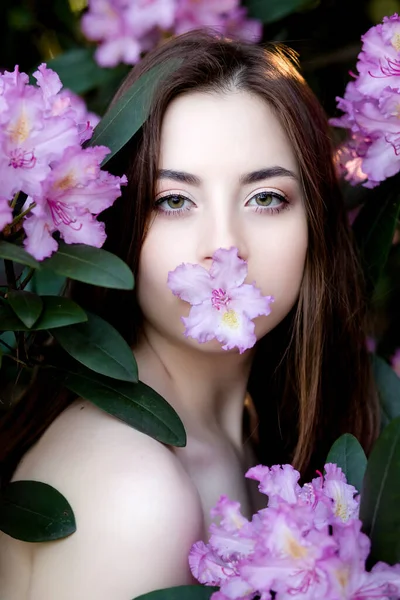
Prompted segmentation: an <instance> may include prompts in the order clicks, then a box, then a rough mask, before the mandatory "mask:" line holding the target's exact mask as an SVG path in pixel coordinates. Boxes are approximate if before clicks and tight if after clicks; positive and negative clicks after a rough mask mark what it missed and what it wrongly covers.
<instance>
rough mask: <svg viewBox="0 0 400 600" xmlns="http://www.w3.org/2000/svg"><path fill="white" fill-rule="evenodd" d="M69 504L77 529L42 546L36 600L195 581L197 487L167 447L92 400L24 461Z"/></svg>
mask: <svg viewBox="0 0 400 600" xmlns="http://www.w3.org/2000/svg"><path fill="white" fill-rule="evenodd" d="M14 479H36V480H40V481H44V482H46V483H49V484H50V485H52V486H54V487H55V488H57V489H58V490H59V491H60V492H61V493H62V494H63V495H64V496H65V497H66V498H67V499H68V501H69V502H70V504H71V506H72V508H73V510H74V514H75V518H76V524H77V531H76V532H75V533H74V534H73V535H71V536H70V537H68V538H66V539H64V540H60V541H57V542H48V543H42V544H35V545H34V549H33V561H32V577H31V582H32V583H31V589H30V595H29V600H53V599H54V598H55V597H57V599H58V600H70V599H71V600H72V599H74V600H80V599H81V598H82V600H83V599H85V600H90V599H91V598H93V599H94V598H96V600H102V599H103V598H104V600H109V599H110V598H113V600H131V598H134V597H135V596H138V595H140V594H142V593H145V592H148V591H151V590H153V589H159V588H162V587H170V586H173V585H182V584H185V583H191V578H190V572H189V570H188V563H187V556H188V553H189V550H190V547H191V545H192V544H193V542H194V541H196V540H197V539H200V538H201V537H202V535H203V513H202V509H201V502H200V498H199V495H198V493H197V490H196V488H195V486H194V484H193V483H192V481H191V480H190V478H189V476H188V475H187V474H186V472H185V470H184V469H183V467H182V465H181V463H180V462H179V460H178V459H177V457H176V456H175V455H174V453H173V452H172V451H171V449H170V448H168V447H167V446H164V445H163V444H160V443H159V442H157V441H155V440H153V439H152V438H150V437H149V436H146V435H144V434H141V433H140V432H138V431H136V430H134V429H132V428H131V427H129V426H128V425H126V424H125V423H122V422H121V421H119V420H118V419H115V418H113V417H111V416H110V415H107V414H106V413H104V412H103V411H101V410H100V409H98V408H96V407H94V406H93V405H91V404H90V403H88V402H75V403H74V404H73V405H72V406H71V407H69V408H68V409H67V410H66V411H64V413H62V415H60V417H59V418H58V419H56V421H54V423H53V424H52V425H51V426H50V428H49V429H48V430H47V431H46V433H45V434H44V435H43V437H42V438H41V440H40V441H39V442H38V444H36V446H35V447H34V448H33V449H32V450H31V451H30V452H29V453H27V455H26V456H25V458H24V460H23V461H22V462H21V464H20V465H19V467H18V469H17V471H16V473H15V475H14Z"/></svg>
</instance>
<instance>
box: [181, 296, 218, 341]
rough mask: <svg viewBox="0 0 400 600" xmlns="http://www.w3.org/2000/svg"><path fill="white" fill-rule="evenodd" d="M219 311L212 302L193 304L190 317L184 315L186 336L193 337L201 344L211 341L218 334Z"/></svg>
mask: <svg viewBox="0 0 400 600" xmlns="http://www.w3.org/2000/svg"><path fill="white" fill-rule="evenodd" d="M218 318H219V315H218V311H217V310H215V309H214V308H213V307H212V306H211V304H207V303H204V304H202V305H200V306H192V308H191V309H190V313H189V316H188V317H186V318H185V317H182V322H183V323H184V325H185V327H186V329H185V335H186V337H192V338H194V339H195V340H197V341H198V342H200V343H201V344H204V342H210V341H211V340H213V339H214V338H215V337H216V335H215V331H216V328H217V326H218Z"/></svg>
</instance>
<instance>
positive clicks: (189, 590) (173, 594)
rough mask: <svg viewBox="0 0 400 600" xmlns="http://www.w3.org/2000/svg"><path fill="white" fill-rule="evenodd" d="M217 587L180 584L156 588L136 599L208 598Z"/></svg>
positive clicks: (184, 599) (200, 599) (187, 599)
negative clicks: (160, 588) (161, 588)
mask: <svg viewBox="0 0 400 600" xmlns="http://www.w3.org/2000/svg"><path fill="white" fill-rule="evenodd" d="M216 591H218V588H217V587H214V586H205V585H178V586H176V587H171V588H165V589H163V590H155V591H154V592H149V593H148V594H142V595H141V596H137V597H136V598H134V600H208V599H209V598H210V597H211V594H213V593H214V592H216Z"/></svg>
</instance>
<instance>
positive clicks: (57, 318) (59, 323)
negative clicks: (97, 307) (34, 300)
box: [0, 296, 87, 331]
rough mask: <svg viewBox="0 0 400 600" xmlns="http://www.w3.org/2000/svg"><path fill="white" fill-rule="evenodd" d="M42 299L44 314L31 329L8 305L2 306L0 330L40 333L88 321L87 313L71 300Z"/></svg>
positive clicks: (56, 297) (0, 308)
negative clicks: (44, 330)
mask: <svg viewBox="0 0 400 600" xmlns="http://www.w3.org/2000/svg"><path fill="white" fill-rule="evenodd" d="M41 299H42V301H43V310H42V313H41V315H40V317H39V319H38V320H37V322H36V323H35V325H34V326H32V327H31V328H28V327H27V326H26V325H25V324H24V323H23V322H22V321H21V320H20V319H19V318H18V317H17V315H16V314H15V313H14V312H12V310H11V308H10V307H9V306H8V305H7V304H4V305H2V306H1V307H0V330H1V331H40V330H43V329H53V328H54V327H65V326H67V325H73V324H74V323H82V322H83V321H86V320H87V315H86V313H85V311H84V310H83V309H82V308H81V307H80V306H79V305H78V304H76V302H74V301H73V300H70V299H69V298H64V297H62V296H41Z"/></svg>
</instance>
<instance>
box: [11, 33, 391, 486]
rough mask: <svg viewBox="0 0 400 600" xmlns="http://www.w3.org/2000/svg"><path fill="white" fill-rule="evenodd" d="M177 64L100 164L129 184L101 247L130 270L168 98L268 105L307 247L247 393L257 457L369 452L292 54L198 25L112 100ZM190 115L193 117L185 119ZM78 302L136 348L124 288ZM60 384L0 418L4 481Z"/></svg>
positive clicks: (355, 321)
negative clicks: (284, 144)
mask: <svg viewBox="0 0 400 600" xmlns="http://www.w3.org/2000/svg"><path fill="white" fill-rule="evenodd" d="M174 57H177V58H180V59H183V60H182V63H181V65H180V66H179V67H178V68H177V69H176V71H175V72H173V73H172V74H171V75H169V76H168V78H166V79H165V80H164V81H163V82H162V83H161V84H160V85H159V87H158V89H157V91H156V93H155V97H154V99H153V104H152V110H151V114H150V116H149V118H148V119H147V121H146V123H145V124H144V126H143V127H142V128H141V130H140V131H139V132H138V133H137V134H136V135H135V136H134V138H132V140H131V141H130V142H129V143H128V144H127V145H126V146H125V148H124V149H123V150H122V151H120V152H119V153H118V155H117V156H116V157H115V158H114V159H113V160H112V161H110V163H109V164H108V165H107V168H108V169H109V170H111V171H112V172H114V173H115V174H122V173H127V175H128V180H129V184H128V186H127V187H126V188H125V189H124V190H123V193H122V196H121V198H119V199H118V200H117V202H116V203H115V204H114V206H113V207H112V208H110V209H109V210H108V211H106V212H105V213H104V214H103V216H102V218H103V220H104V221H105V223H106V231H107V236H108V237H107V241H106V244H105V248H106V249H107V250H109V251H111V252H113V253H115V254H117V255H118V256H120V257H121V258H122V259H123V260H125V261H126V262H127V263H128V264H129V265H130V267H131V268H132V269H133V271H134V273H136V272H137V267H138V260H139V255H140V250H141V246H142V243H143V240H144V237H145V235H146V227H147V226H148V224H149V218H150V215H151V212H152V208H153V198H154V182H155V173H156V169H157V161H158V151H159V142H160V130H161V123H162V119H163V115H164V113H165V110H166V108H167V106H168V104H169V102H170V101H171V100H172V99H173V98H175V97H176V96H178V95H180V94H186V93H190V92H191V91H192V90H199V89H202V90H204V91H214V92H215V91H216V92H219V93H226V92H229V91H230V90H232V89H240V90H247V91H249V92H250V93H252V94H257V95H258V96H260V97H261V98H264V99H265V101H266V102H268V104H269V105H270V106H271V107H272V108H273V109H274V110H275V113H276V115H277V117H278V118H279V120H280V122H281V124H282V126H283V128H284V130H285V132H286V134H287V136H288V139H289V141H290V143H291V146H292V148H293V151H294V153H295V156H296V157H297V161H298V165H299V169H300V174H301V181H302V186H303V193H304V199H305V206H306V212H307V218H308V235H309V244H308V252H307V257H306V264H305V271H304V277H303V282H302V285H301V290H300V294H299V298H298V301H297V303H296V306H295V307H294V308H293V310H292V311H291V312H290V314H289V315H288V316H287V317H286V318H285V319H284V320H283V322H282V323H280V324H279V325H278V326H277V327H276V328H275V329H274V330H273V331H272V332H271V333H270V334H268V335H267V336H266V337H265V338H264V339H263V340H261V341H260V342H259V343H258V348H257V352H256V356H255V360H254V364H253V367H252V371H251V375H250V380H249V386H248V387H249V392H250V395H251V397H252V399H253V402H254V405H255V409H256V411H257V415H258V439H259V447H258V455H259V456H258V458H259V460H260V462H263V463H264V464H274V463H284V462H292V464H293V465H294V466H295V467H296V468H298V469H299V470H300V472H301V473H302V475H303V476H308V475H309V474H311V473H312V472H313V470H314V469H315V468H321V467H322V466H323V464H324V463H323V461H324V459H325V458H326V454H327V452H328V450H329V447H330V445H331V444H332V443H333V441H334V440H335V439H336V438H337V437H338V436H339V435H340V434H342V433H345V432H349V433H352V434H354V435H355V436H356V437H357V438H358V439H359V441H360V442H361V444H362V445H363V447H364V449H365V451H366V452H367V453H368V452H369V450H370V448H371V445H372V444H373V442H374V440H375V438H376V437H377V434H378V428H379V417H378V407H377V400H376V395H375V393H374V389H373V384H372V380H371V374H370V366H369V358H368V354H367V350H366V345H365V333H364V320H365V312H366V308H365V302H364V294H363V287H362V278H361V275H360V270H359V265H358V261H357V257H356V254H355V250H354V248H353V243H352V237H351V230H350V228H349V225H348V222H347V218H346V213H345V209H344V205H343V200H342V198H341V195H340V191H339V187H338V182H337V178H336V174H335V170H334V166H333V150H332V147H331V143H330V138H329V130H328V126H327V120H326V117H325V114H324V112H323V110H322V108H321V106H320V104H319V103H318V101H317V99H316V98H315V96H314V95H313V93H312V92H311V90H310V89H309V87H308V86H307V84H306V83H305V81H304V79H303V78H302V77H301V75H300V74H299V73H298V70H297V68H296V67H297V64H296V57H295V55H294V53H292V52H290V51H289V50H287V49H283V48H282V47H276V46H272V45H271V46H266V47H264V48H261V47H259V46H254V45H250V44H243V43H237V42H233V41H229V40H224V39H221V38H219V37H217V36H215V35H212V34H209V33H206V32H201V31H198V32H191V33H188V34H185V35H183V36H179V37H176V38H175V39H172V40H170V41H168V42H166V43H164V44H163V45H162V46H160V47H159V48H157V49H155V50H154V51H153V52H150V53H149V54H147V56H146V57H145V58H144V59H143V60H142V61H141V63H139V65H137V66H136V67H135V68H134V69H133V70H132V71H131V73H130V74H129V75H128V77H127V79H126V80H125V81H124V83H123V85H122V86H121V89H120V90H119V92H118V94H117V97H119V96H120V95H121V94H122V93H123V92H124V90H126V89H127V88H128V87H129V86H130V85H131V84H132V83H133V82H134V81H135V80H137V79H138V77H140V76H141V75H142V74H143V73H145V72H147V71H148V70H149V69H151V68H152V67H154V66H156V65H160V64H162V63H163V62H164V61H166V60H168V59H169V58H174ZM194 118H195V117H194ZM69 293H70V294H71V296H72V297H73V298H75V299H76V300H77V301H78V302H79V303H80V304H81V305H82V306H84V307H85V308H87V309H90V310H91V311H92V312H94V313H97V314H99V315H100V316H102V317H103V318H105V319H106V320H107V321H109V322H110V323H112V324H113V325H114V326H115V327H116V328H117V329H118V330H119V331H120V332H121V333H122V334H123V336H124V337H125V339H126V340H127V341H128V343H129V344H131V345H132V346H133V347H134V344H135V341H136V339H137V332H138V328H139V327H140V311H139V309H138V306H137V303H136V300H135V293H134V292H121V291H115V290H109V289H104V288H94V287H91V286H88V285H84V284H76V283H72V284H71V287H70V291H69ZM71 400H72V396H71V394H69V393H68V392H66V391H65V390H62V389H60V388H58V387H57V386H56V387H51V386H50V384H49V383H48V382H46V381H45V380H44V376H41V377H39V378H38V379H37V380H36V381H35V382H34V383H33V384H32V388H31V389H30V390H29V391H28V393H27V394H26V397H25V398H23V399H22V400H21V401H20V402H19V403H18V404H17V405H16V406H15V407H14V408H12V409H11V410H10V411H9V412H8V413H7V414H6V415H5V416H4V418H3V422H2V423H1V424H0V433H1V442H0V461H1V462H2V465H3V483H5V482H7V481H8V480H9V478H10V476H11V475H12V472H13V470H14V468H15V466H16V464H17V462H18V461H19V459H20V458H21V456H22V455H23V453H24V452H26V450H27V449H28V448H29V447H30V446H31V445H32V444H33V443H34V442H35V441H36V440H37V439H38V438H39V436H40V435H41V433H42V432H43V431H44V430H45V429H46V427H48V426H49V425H50V423H51V422H52V421H53V420H54V418H55V417H56V416H57V415H58V414H59V413H60V412H61V411H62V410H63V409H64V408H65V407H66V406H67V405H68V404H69V403H70V402H71Z"/></svg>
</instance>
